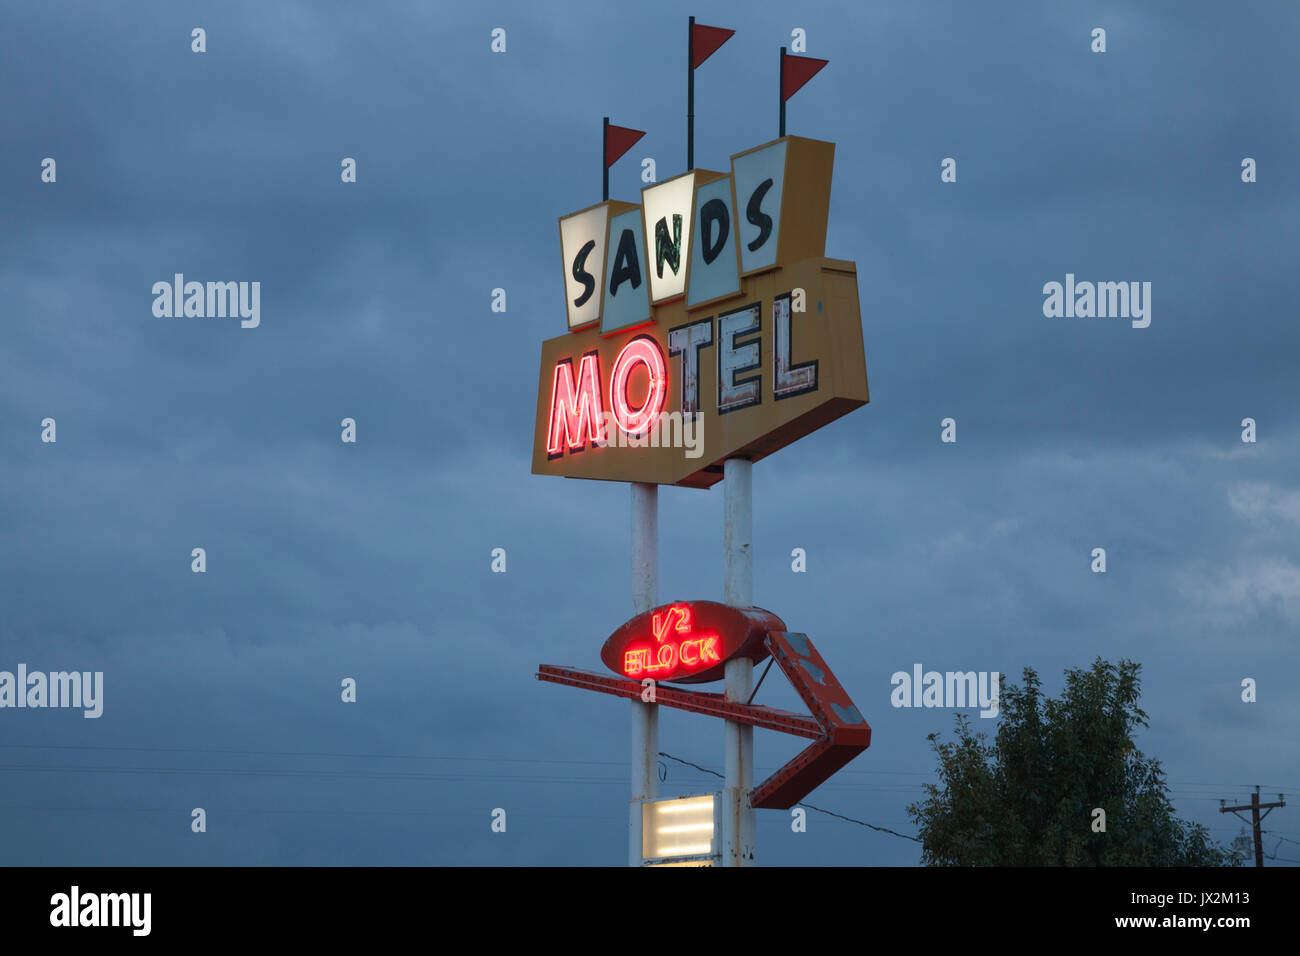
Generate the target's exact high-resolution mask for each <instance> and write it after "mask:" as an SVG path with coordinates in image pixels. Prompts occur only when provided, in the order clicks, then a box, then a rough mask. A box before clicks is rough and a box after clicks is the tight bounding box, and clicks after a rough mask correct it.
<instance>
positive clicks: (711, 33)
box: [691, 23, 736, 70]
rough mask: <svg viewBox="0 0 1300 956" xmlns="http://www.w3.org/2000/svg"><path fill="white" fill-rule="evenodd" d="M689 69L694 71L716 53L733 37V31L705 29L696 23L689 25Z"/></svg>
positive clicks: (715, 28) (716, 28)
mask: <svg viewBox="0 0 1300 956" xmlns="http://www.w3.org/2000/svg"><path fill="white" fill-rule="evenodd" d="M691 30H692V31H693V32H692V33H691V69H692V70H693V69H695V68H696V67H697V66H699V65H700V64H701V63H703V62H704V61H705V60H707V59H708V58H709V57H711V56H713V54H714V53H715V52H717V49H718V47H720V46H722V44H724V43H726V42H727V41H728V40H730V39H731V38H732V36H734V35H735V33H736V31H735V30H728V29H726V28H724V27H705V26H701V25H700V24H698V23H692V24H691Z"/></svg>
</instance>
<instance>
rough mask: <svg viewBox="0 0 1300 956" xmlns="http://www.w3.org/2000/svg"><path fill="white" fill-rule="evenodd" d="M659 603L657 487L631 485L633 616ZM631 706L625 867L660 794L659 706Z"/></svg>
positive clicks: (636, 859)
mask: <svg viewBox="0 0 1300 956" xmlns="http://www.w3.org/2000/svg"><path fill="white" fill-rule="evenodd" d="M658 603H659V486H658V485H652V484H645V483H643V482H633V483H632V613H633V614H641V613H642V612H644V611H648V610H650V609H651V608H652V607H654V606H655V605H656V604H658ZM631 703H632V799H631V802H630V803H629V804H628V833H627V836H628V840H627V864H628V866H640V865H641V801H642V800H643V799H645V798H647V797H655V796H658V795H659V775H658V773H656V770H657V768H658V762H659V705H658V704H649V703H642V702H641V701H640V700H634V701H632V702H631Z"/></svg>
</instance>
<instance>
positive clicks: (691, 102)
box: [686, 17, 695, 173]
mask: <svg viewBox="0 0 1300 956" xmlns="http://www.w3.org/2000/svg"><path fill="white" fill-rule="evenodd" d="M694 168H695V18H694V17H691V18H690V22H689V23H688V24H687V26H686V171H687V172H688V173H689V172H690V171H691V170H692V169H694Z"/></svg>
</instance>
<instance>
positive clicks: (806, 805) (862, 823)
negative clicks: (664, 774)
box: [659, 750, 921, 843]
mask: <svg viewBox="0 0 1300 956" xmlns="http://www.w3.org/2000/svg"><path fill="white" fill-rule="evenodd" d="M659 756H661V757H667V758H668V759H669V760H676V761H677V762H678V763H682V764H686V766H688V767H694V768H695V769H696V770H702V771H704V772H705V773H711V774H713V776H715V777H722V779H723V780H726V779H727V778H726V777H725V776H723V775H722V774H720V773H718V771H716V770H710V769H709V768H708V767H701V766H700V765H699V764H697V763H691V762H690V761H689V760H683V759H682V758H681V757H674V756H673V755H672V754H670V753H664V752H663V751H662V750H661V751H659ZM799 806H801V807H804V808H805V809H808V810H816V811H817V812H818V813H824V814H826V815H827V816H828V817H836V818H838V819H840V820H847V821H848V822H849V823H856V824H857V825H858V826H863V827H867V828H869V829H871V830H877V831H879V832H881V833H889V834H892V835H893V836H896V837H902V838H903V839H904V840H911V841H912V842H914V843H920V842H921V841H920V840H919V839H917V838H916V837H914V836H908V835H907V834H906V833H899V832H898V831H897V830H891V829H889V828H888V827H878V826H876V825H875V824H874V823H867V822H866V821H865V820H855V819H853V818H852V817H846V816H844V814H842V813H835V812H834V811H833V810H823V809H822V808H821V807H814V806H813V805H812V804H811V803H803V802H800V803H799Z"/></svg>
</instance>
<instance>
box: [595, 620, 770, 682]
mask: <svg viewBox="0 0 1300 956" xmlns="http://www.w3.org/2000/svg"><path fill="white" fill-rule="evenodd" d="M785 629H786V627H785V622H784V621H782V620H781V619H780V618H779V617H777V616H776V615H775V614H773V613H772V612H771V611H765V610H763V609H762V608H757V607H747V608H737V607H731V606H730V605H727V604H719V603H718V602H717V601H674V602H673V603H671V604H664V605H662V606H661V607H657V608H654V609H653V610H650V611H646V612H645V613H644V614H638V615H637V616H636V617H634V618H632V620H630V621H628V622H627V623H626V624H624V625H623V626H622V627H620V628H619V629H618V630H617V631H615V632H614V633H613V634H611V635H610V637H609V640H607V641H606V642H605V646H604V647H602V648H601V650H600V659H601V660H602V661H604V662H605V666H606V667H608V668H609V669H610V670H612V671H613V672H614V673H615V674H618V675H619V676H621V677H628V678H631V679H633V680H644V679H646V678H650V679H651V680H656V681H676V682H677V683H681V684H703V683H707V682H708V681H715V680H722V678H723V677H724V676H725V671H726V663H727V661H729V660H731V659H732V658H734V657H740V656H745V657H748V658H750V660H752V661H753V662H754V663H758V662H759V661H761V660H763V658H765V657H767V653H768V652H767V647H766V646H765V645H764V643H763V638H764V636H765V635H766V634H767V632H768V631H784V630H785Z"/></svg>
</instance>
